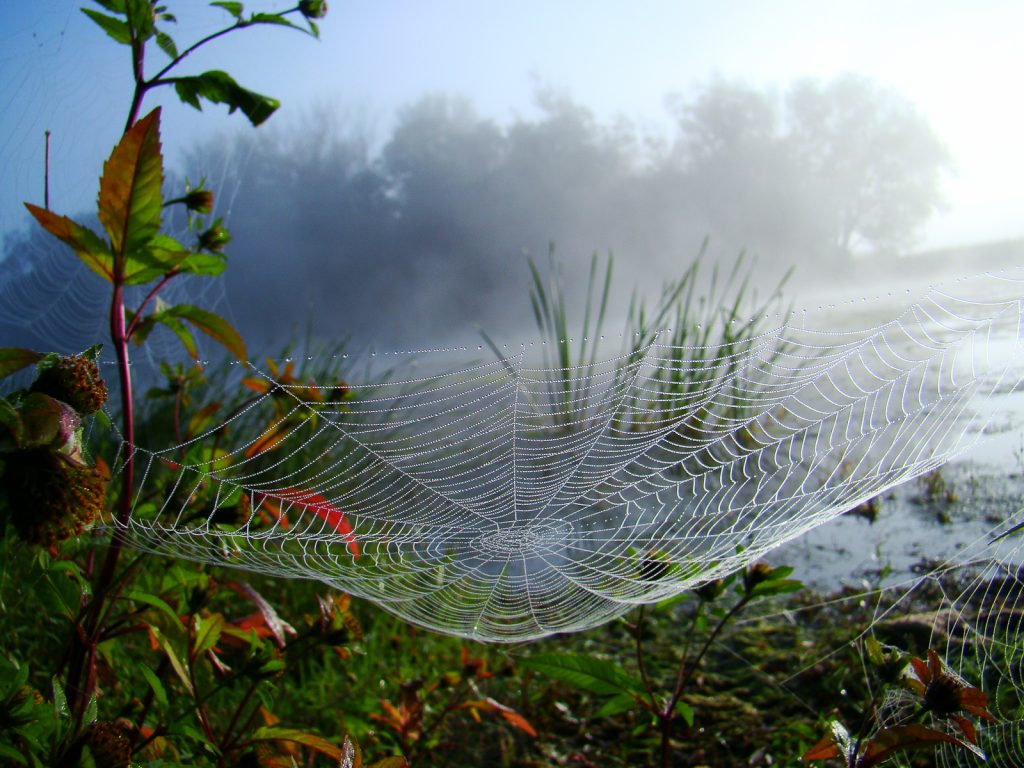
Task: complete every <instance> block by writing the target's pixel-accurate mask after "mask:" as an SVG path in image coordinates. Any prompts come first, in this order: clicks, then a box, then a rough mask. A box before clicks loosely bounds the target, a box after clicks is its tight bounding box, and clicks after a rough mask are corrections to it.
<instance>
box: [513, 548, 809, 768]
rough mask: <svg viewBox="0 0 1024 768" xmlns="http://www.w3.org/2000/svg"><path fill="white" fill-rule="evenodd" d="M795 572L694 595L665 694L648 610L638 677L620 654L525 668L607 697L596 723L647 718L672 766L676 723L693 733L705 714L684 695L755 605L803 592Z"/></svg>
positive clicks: (723, 584)
mask: <svg viewBox="0 0 1024 768" xmlns="http://www.w3.org/2000/svg"><path fill="white" fill-rule="evenodd" d="M792 572H793V569H792V568H790V567H788V566H782V567H775V568H773V567H771V566H769V565H768V564H766V563H763V562H757V563H754V564H753V565H750V566H748V567H747V568H746V569H744V570H743V571H741V572H737V573H733V574H731V575H729V576H728V577H726V578H725V579H716V580H714V581H712V582H708V584H706V585H704V586H702V587H700V588H697V589H695V590H693V591H692V592H691V593H690V595H689V597H690V598H691V600H692V599H694V598H695V599H696V606H695V607H694V608H693V610H692V612H691V615H690V622H689V625H688V630H687V633H686V634H685V635H683V637H681V638H677V642H678V641H681V642H682V646H683V650H682V652H681V653H680V654H679V657H678V662H677V669H676V672H675V675H674V683H673V684H672V686H671V687H670V688H669V689H668V690H667V691H666V692H665V695H660V696H659V695H658V691H657V687H656V684H655V681H654V679H653V678H652V677H651V676H650V673H649V672H648V664H649V662H648V661H647V659H646V649H645V645H644V609H643V608H640V609H639V610H638V612H637V618H636V622H635V624H634V625H633V626H632V627H631V632H632V635H633V640H634V642H635V655H636V663H637V674H635V675H634V674H630V673H628V672H625V671H624V670H623V669H622V667H621V655H622V654H621V653H620V654H616V655H614V656H612V657H611V658H608V659H601V658H595V657H591V656H581V655H578V654H538V655H531V656H526V657H525V658H523V659H522V660H521V661H520V662H519V663H520V666H522V667H523V668H525V669H528V670H532V671H534V672H537V673H539V674H542V675H545V676H547V677H550V678H552V679H554V680H558V681H560V682H562V683H565V684H567V685H568V686H570V687H573V688H576V689H579V690H582V691H587V692H588V693H592V694H595V695H597V696H599V697H602V698H604V703H603V704H602V706H601V707H600V708H598V709H597V710H596V712H595V713H594V715H593V716H594V718H595V719H600V718H609V717H616V716H620V715H622V714H623V713H625V712H629V711H631V710H639V711H640V712H643V713H644V714H645V715H646V716H647V717H648V720H647V722H649V723H650V724H651V726H652V727H653V728H655V729H656V730H657V731H658V732H659V733H660V752H661V764H662V765H663V766H668V765H670V764H671V762H672V738H673V733H674V722H675V719H676V718H677V717H681V718H682V720H683V721H684V722H685V723H686V726H687V727H688V728H693V726H694V723H695V721H696V718H697V717H698V716H699V714H700V712H699V708H696V707H695V706H694V704H692V703H691V702H689V701H687V700H686V698H685V695H686V694H687V693H695V692H692V691H689V690H688V689H689V687H690V686H691V685H692V684H693V683H694V681H695V679H696V674H697V672H698V670H699V668H700V665H701V662H702V661H703V660H704V658H705V656H706V655H707V654H708V652H709V651H710V650H711V649H712V647H713V645H714V644H715V642H716V640H718V639H719V637H720V636H721V633H722V631H723V630H724V629H725V628H726V626H727V625H728V624H729V623H730V622H732V621H733V620H734V619H735V618H736V617H737V616H738V615H739V614H740V613H741V612H742V611H743V610H744V609H746V608H747V607H748V606H749V605H750V604H751V603H755V602H757V601H759V600H761V599H763V598H769V597H775V596H779V595H787V594H792V593H794V592H797V591H799V590H801V589H803V584H801V583H800V582H799V581H796V580H795V579H789V578H787V577H788V576H789V575H790V574H791V573H792ZM733 584H734V585H735V587H734V592H735V594H736V596H737V598H738V599H737V600H736V601H735V603H734V604H733V605H732V606H731V607H730V608H729V609H728V610H726V609H723V608H720V607H718V606H716V605H715V602H716V601H717V600H718V599H719V598H721V597H722V596H723V595H724V593H725V591H726V589H727V588H728V587H729V586H730V585H733ZM679 602H680V599H679V598H672V599H671V600H670V601H666V603H665V604H664V606H663V609H667V608H669V607H670V606H674V605H677V604H678V603H679ZM711 619H713V620H714V623H713V624H712V622H711ZM701 637H703V639H701ZM698 643H699V645H698ZM695 645H696V646H697V648H698V650H697V651H696V652H695V653H694V652H692V648H693V647H694V646H695ZM694 701H696V699H694Z"/></svg>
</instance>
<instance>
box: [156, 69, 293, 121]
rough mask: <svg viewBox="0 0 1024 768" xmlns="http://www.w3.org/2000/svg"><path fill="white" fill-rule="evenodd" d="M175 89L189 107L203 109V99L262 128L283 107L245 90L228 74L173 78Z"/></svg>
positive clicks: (218, 73) (212, 71) (214, 73)
mask: <svg viewBox="0 0 1024 768" xmlns="http://www.w3.org/2000/svg"><path fill="white" fill-rule="evenodd" d="M171 82H173V83H174V90H175V91H177V93H178V98H179V99H181V100H182V101H183V102H185V103H186V104H189V105H190V106H193V107H195V108H196V109H199V110H202V108H203V107H202V105H201V103H200V101H199V100H200V99H206V100H207V101H210V102H213V103H214V104H227V105H228V111H229V112H234V111H235V110H236V109H240V110H242V113H243V114H244V115H245V116H246V117H247V118H249V122H250V123H252V124H253V125H259V124H260V123H262V122H263V121H264V120H266V119H267V118H268V117H270V116H271V115H272V114H274V111H275V110H276V109H277V108H278V107H279V106H280V105H281V104H280V102H279V101H278V100H277V99H272V98H270V97H269V96H263V95H261V94H258V93H256V92H255V91H250V90H248V89H246V88H243V87H242V86H240V85H239V84H238V83H236V82H235V80H234V78H232V77H231V75H229V74H228V73H227V72H222V71H221V70H210V71H209V72H204V73H203V74H201V75H196V76H194V77H178V78H174V79H173V81H171Z"/></svg>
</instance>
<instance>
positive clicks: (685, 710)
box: [676, 699, 693, 728]
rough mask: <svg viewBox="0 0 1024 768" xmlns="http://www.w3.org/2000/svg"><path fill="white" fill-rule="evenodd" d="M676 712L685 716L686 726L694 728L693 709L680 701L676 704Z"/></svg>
mask: <svg viewBox="0 0 1024 768" xmlns="http://www.w3.org/2000/svg"><path fill="white" fill-rule="evenodd" d="M676 711H677V712H678V713H679V714H680V715H682V716H683V720H685V721H686V724H687V725H688V726H690V727H691V728H693V707H691V706H690V705H689V704H687V703H686V702H685V701H683V700H682V699H680V700H679V701H677V702H676Z"/></svg>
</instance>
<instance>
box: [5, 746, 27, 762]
mask: <svg viewBox="0 0 1024 768" xmlns="http://www.w3.org/2000/svg"><path fill="white" fill-rule="evenodd" d="M0 757H3V758H5V759H7V760H14V761H15V762H16V763H17V764H18V765H28V761H27V760H26V759H25V756H24V755H23V754H21V752H19V751H18V750H16V749H15V748H14V747H12V746H10V745H8V744H0Z"/></svg>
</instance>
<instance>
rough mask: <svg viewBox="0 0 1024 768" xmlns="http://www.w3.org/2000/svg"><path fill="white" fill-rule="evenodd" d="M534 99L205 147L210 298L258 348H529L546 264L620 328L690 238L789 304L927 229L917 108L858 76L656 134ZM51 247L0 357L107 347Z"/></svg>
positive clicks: (750, 95)
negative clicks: (602, 271) (223, 246)
mask: <svg viewBox="0 0 1024 768" xmlns="http://www.w3.org/2000/svg"><path fill="white" fill-rule="evenodd" d="M535 100H536V109H535V115H533V116H530V117H519V118H517V119H515V120H512V121H510V122H508V123H505V124H501V123H498V122H495V121H493V120H490V119H488V118H485V117H483V116H481V115H480V114H479V113H478V111H477V110H476V109H475V107H474V105H473V103H472V102H471V101H469V100H468V99H466V98H462V97H459V96H454V95H447V94H434V95H428V96H424V97H423V98H422V99H420V100H418V101H416V102H414V103H412V104H410V105H408V106H407V107H406V108H405V109H403V110H402V111H401V112H400V113H399V115H398V117H397V120H396V124H395V127H394V130H393V132H391V133H390V135H388V136H386V137H381V136H379V135H376V134H375V133H374V132H373V131H371V130H369V129H366V128H365V127H364V125H363V124H361V123H359V122H357V121H346V120H345V119H344V118H343V117H340V116H339V114H338V113H336V112H332V111H331V110H328V109H326V108H322V109H320V110H314V111H310V112H308V113H307V114H306V115H305V116H304V117H303V118H302V119H293V120H292V122H291V123H290V124H289V123H287V122H282V123H280V124H278V125H276V126H275V125H271V126H269V127H268V128H265V129H261V130H260V131H258V132H248V133H245V134H241V135H237V134H236V135H231V136H230V137H220V138H217V139H210V140H206V141H204V142H201V143H198V144H196V145H195V146H194V147H193V149H192V150H191V151H190V152H189V153H188V157H187V160H186V162H185V163H184V164H183V165H182V167H177V168H172V169H170V170H171V173H169V177H168V186H169V187H171V189H169V192H174V189H175V188H177V186H178V185H180V184H181V183H182V180H183V178H184V177H188V178H191V179H193V180H195V179H197V178H198V177H199V176H200V175H201V174H202V172H204V171H206V172H207V173H209V172H210V170H211V169H213V170H214V173H216V174H217V175H216V176H210V177H209V179H208V184H209V185H210V186H212V187H213V188H214V189H215V190H216V192H217V194H218V205H217V215H219V216H220V215H222V216H224V218H225V224H226V225H227V226H228V227H229V228H230V231H231V233H232V235H233V241H232V242H231V244H230V245H229V247H228V248H227V250H226V252H227V253H228V255H229V257H230V263H229V268H228V271H227V273H226V276H225V279H224V281H222V287H219V288H217V289H215V292H216V291H224V293H223V295H221V294H219V293H218V294H217V295H214V296H210V295H209V294H208V295H207V296H205V297H204V300H205V301H207V302H209V301H211V300H212V301H213V302H214V303H215V304H216V305H217V307H218V310H219V311H221V312H223V313H226V314H227V315H228V316H230V317H232V319H233V320H234V322H235V323H236V324H237V326H238V327H239V329H240V330H241V331H242V333H243V335H244V336H245V337H246V338H247V339H249V340H250V343H251V345H252V346H253V347H254V348H256V349H261V348H266V347H268V345H269V346H273V345H280V344H281V343H283V342H285V341H287V340H288V339H289V338H294V337H295V336H296V335H302V334H304V333H305V332H306V331H307V329H308V330H311V331H312V333H313V334H315V335H316V336H317V337H319V338H325V339H340V338H349V339H351V343H352V344H353V345H354V346H356V347H360V348H361V347H369V346H376V347H377V348H382V349H386V348H389V347H405V346H408V347H433V346H444V345H450V344H461V343H476V342H477V340H478V339H479V331H480V330H481V329H483V330H485V331H487V332H488V333H489V334H491V335H492V336H494V337H496V338H500V339H502V340H504V341H508V342H520V341H523V340H528V339H531V338H533V337H534V336H535V335H536V332H535V330H534V328H533V317H532V313H531V310H530V304H529V299H528V285H529V268H528V261H529V260H530V259H532V260H533V261H534V262H535V263H536V264H537V265H538V266H540V267H542V268H544V267H546V265H547V261H548V252H549V248H551V247H554V249H555V255H556V257H557V260H558V262H559V263H560V265H561V268H562V270H563V272H564V280H565V285H566V290H567V293H568V295H569V296H570V297H571V298H573V299H575V300H576V301H577V303H578V304H579V303H581V302H582V293H583V291H584V289H585V284H586V275H587V272H588V270H589V265H590V259H591V255H592V254H593V253H595V252H597V253H599V254H602V255H605V254H608V253H614V255H615V269H616V278H615V283H614V291H613V294H614V295H613V296H612V308H613V309H612V312H611V317H619V316H621V314H622V313H623V311H624V308H625V305H626V303H627V301H628V300H629V298H630V296H631V293H632V291H633V290H634V289H637V290H638V291H639V294H640V295H641V296H645V297H647V298H648V300H649V301H653V300H654V299H656V297H657V295H658V292H659V291H660V289H661V286H662V285H663V283H664V282H665V281H667V280H670V279H673V278H677V277H678V276H679V275H680V274H681V273H682V272H683V271H684V270H685V269H686V268H687V267H688V266H689V264H690V263H691V261H692V260H693V259H694V258H695V257H696V256H697V255H698V254H699V253H700V252H701V251H702V248H703V247H704V244H705V241H706V253H705V255H704V258H703V262H704V263H703V271H704V273H705V274H706V275H707V276H708V277H710V275H711V273H712V272H713V271H714V269H716V268H717V269H719V270H720V271H721V272H722V273H723V275H725V274H728V272H729V270H730V269H731V267H732V265H733V264H734V262H735V260H736V258H737V257H738V256H739V254H741V253H745V254H746V256H745V258H746V260H747V263H749V264H751V265H752V267H753V270H754V272H753V275H754V280H753V283H754V284H753V285H752V288H753V290H755V291H759V292H760V295H762V296H763V295H765V294H767V293H770V292H771V291H772V290H773V289H774V288H775V286H776V285H777V284H778V282H779V280H780V279H781V278H782V277H783V276H784V275H785V274H786V273H787V272H788V271H789V270H790V269H793V270H794V278H793V280H792V282H791V284H790V288H789V291H790V294H791V295H793V296H799V297H801V299H800V300H806V301H807V302H808V303H809V304H810V303H813V302H814V300H815V297H817V296H818V294H819V293H820V292H821V291H822V290H823V289H825V288H827V289H828V290H831V291H834V290H835V288H836V286H837V283H840V284H841V286H842V290H843V291H845V292H846V293H848V294H851V296H850V298H855V296H853V295H852V294H856V293H857V292H858V291H859V290H868V288H866V287H865V288H859V287H858V285H864V286H869V285H871V284H875V283H880V282H884V280H885V279H886V276H887V275H890V274H893V275H894V274H896V273H898V272H899V271H900V260H899V259H894V257H896V256H898V255H900V254H906V253H908V252H910V251H911V250H912V249H913V247H914V244H915V242H916V236H917V234H918V232H919V231H920V228H921V226H922V225H923V224H924V223H926V222H927V220H928V219H929V217H930V216H931V215H933V214H934V213H935V212H936V211H938V210H941V208H942V205H943V199H942V193H941V181H942V178H943V177H944V176H945V175H946V174H948V173H950V171H951V170H952V168H953V158H951V157H950V155H949V152H948V150H947V149H946V148H945V146H944V145H943V144H942V142H941V139H940V137H938V136H936V135H935V133H934V131H933V130H932V129H931V127H930V126H929V124H928V122H927V121H926V120H925V118H924V117H923V116H922V115H921V114H920V113H919V112H918V111H917V110H916V109H915V108H914V106H913V105H912V104H911V103H910V102H909V101H908V100H906V99H905V98H904V97H902V96H901V95H900V94H899V93H897V92H895V91H893V90H891V89H888V88H885V87H883V86H881V85H879V84H877V83H875V82H873V81H871V80H868V79H866V78H863V77H858V76H856V75H845V76H841V77H838V78H835V79H834V80H831V81H827V82H822V81H816V80H802V81H798V82H795V83H793V84H791V85H789V86H788V87H787V88H785V89H784V90H778V91H760V90H756V89H754V88H752V87H749V86H746V85H743V84H741V83H735V82H729V81H725V80H721V79H715V80H711V81H709V82H708V83H707V84H705V85H704V86H703V87H702V88H700V89H699V90H697V91H696V92H694V93H691V94H689V95H688V96H685V97H684V96H682V95H675V96H670V97H668V98H667V99H666V109H667V110H668V114H669V115H670V117H671V120H672V125H673V126H674V128H673V130H672V131H671V132H668V133H665V134H663V135H651V134H649V133H645V132H644V131H642V130H640V129H639V128H637V127H636V126H634V125H633V124H631V123H629V122H627V121H625V120H619V121H602V120H599V119H598V118H597V117H595V115H594V113H593V112H592V111H591V110H589V109H588V108H587V107H586V105H583V104H580V103H578V102H576V101H574V100H573V99H572V98H570V97H569V96H567V95H565V94H562V93H560V92H558V91H556V90H553V89H545V88H538V90H537V93H536V96H535ZM181 225H182V226H183V222H181ZM186 241H187V238H186ZM62 248H63V246H61V245H59V244H52V243H49V242H47V237H46V236H44V235H43V234H42V233H40V232H39V231H29V232H28V233H24V234H22V235H21V236H19V237H13V238H12V237H9V238H8V239H7V244H6V249H5V250H6V254H5V256H6V259H7V263H9V264H12V265H16V267H17V268H16V269H10V270H8V271H7V273H6V275H5V276H4V278H3V280H2V286H0V290H3V291H4V292H5V294H6V295H7V296H9V297H10V296H15V295H16V296H19V297H21V298H22V299H25V300H24V301H22V300H19V301H18V302H15V301H13V300H7V301H4V302H3V303H4V305H6V306H7V307H13V306H24V305H25V304H26V303H27V304H29V305H30V306H33V307H36V308H37V312H36V313H35V315H33V316H32V317H30V316H26V315H25V314H24V313H22V314H21V315H18V316H16V315H14V314H13V313H12V312H11V311H10V310H5V311H3V312H0V321H2V324H3V334H4V339H5V342H6V343H14V342H16V341H18V340H19V339H20V338H22V337H28V336H32V335H37V336H42V337H43V338H45V337H47V336H49V337H52V338H49V339H46V341H47V343H48V344H49V346H60V347H63V346H67V345H69V344H70V345H74V344H76V343H78V337H79V336H82V337H88V336H89V334H92V336H91V337H92V338H97V337H101V336H102V329H100V328H90V327H88V326H87V324H83V322H82V320H81V319H80V318H79V317H78V314H79V312H78V310H79V309H80V310H81V315H82V317H86V316H91V317H98V316H101V315H102V314H103V313H102V311H100V312H97V311H95V310H96V307H92V303H94V302H92V299H91V298H90V297H91V296H92V295H93V292H95V293H96V295H97V297H99V296H101V295H102V293H103V288H104V286H102V285H100V284H99V281H97V280H94V279H93V278H92V276H90V275H88V274H76V270H77V264H76V261H75V260H74V259H73V258H71V256H70V253H69V254H63V253H62V251H61V249H62ZM935 266H936V265H935V264H931V265H930V268H934V267H935ZM904 271H905V272H909V273H911V274H913V273H914V272H915V270H914V269H910V270H906V269H904ZM192 285H195V283H193V284H192ZM178 290H179V292H184V293H185V294H186V295H187V293H188V291H189V290H191V288H190V285H189V284H188V283H186V282H183V283H182V285H181V286H179V288H178ZM204 290H206V291H209V290H211V289H210V288H209V287H204ZM26 297H27V298H26ZM98 300H100V301H102V300H101V299H98ZM49 306H55V307H56V308H57V312H56V313H54V316H49V315H47V313H46V311H45V309H46V307H49ZM33 317H37V318H38V322H37V319H33ZM619 329H620V326H619V324H618V321H617V320H614V321H610V322H609V331H610V332H617V331H618V330H619ZM33 343H37V344H42V343H43V342H42V341H41V340H36V341H35V342H33Z"/></svg>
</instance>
